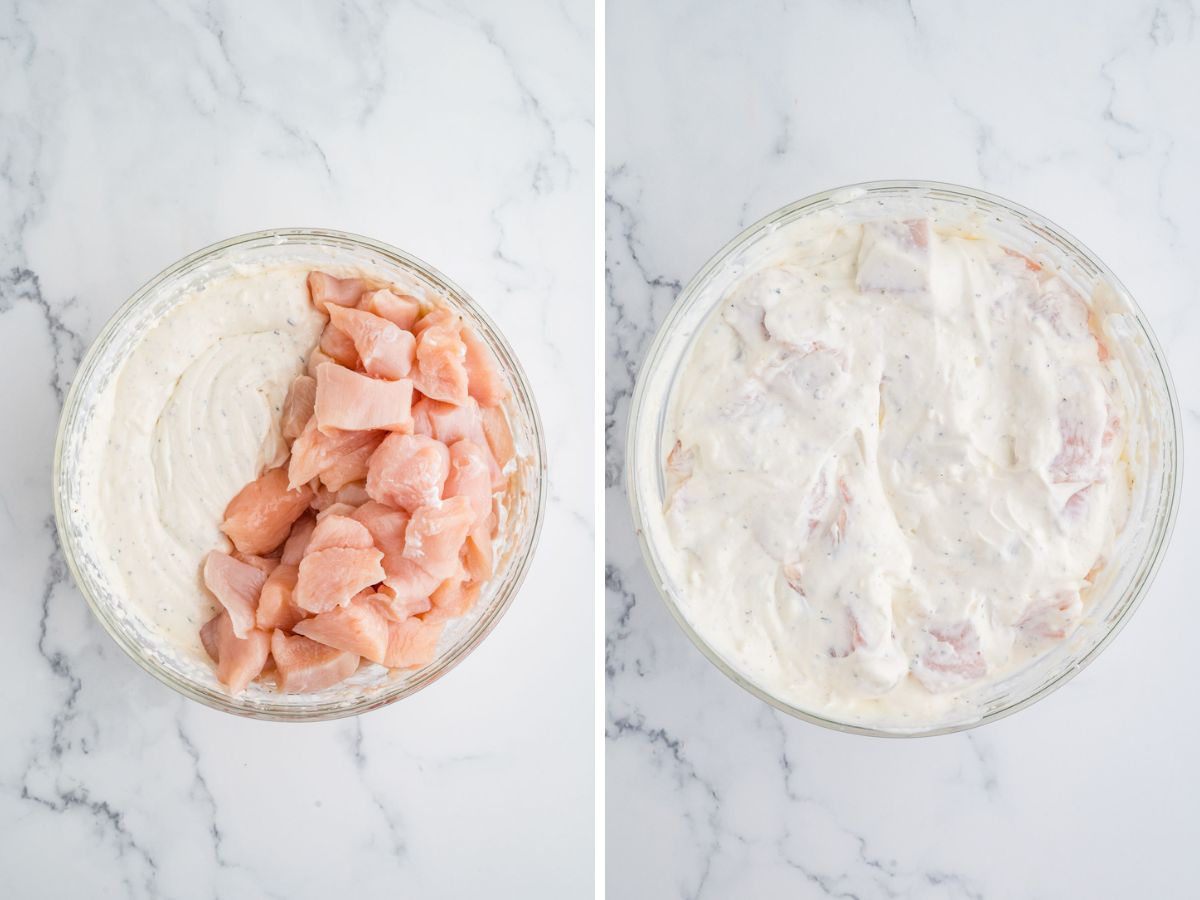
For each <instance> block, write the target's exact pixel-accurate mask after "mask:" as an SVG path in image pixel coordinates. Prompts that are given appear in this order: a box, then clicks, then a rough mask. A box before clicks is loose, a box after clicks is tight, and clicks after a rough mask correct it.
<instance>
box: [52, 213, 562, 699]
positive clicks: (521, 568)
mask: <svg viewBox="0 0 1200 900" xmlns="http://www.w3.org/2000/svg"><path fill="white" fill-rule="evenodd" d="M264 241H268V242H271V243H274V244H278V245H280V246H284V245H287V244H289V243H295V244H297V245H303V244H304V243H306V242H307V243H311V244H316V245H324V246H342V247H350V248H354V249H359V250H364V251H368V252H371V253H375V254H378V255H380V256H382V257H384V258H385V259H387V260H388V261H390V262H391V263H393V264H396V265H398V266H400V267H401V268H404V269H408V270H410V271H412V272H415V273H416V274H417V275H419V276H422V277H423V278H425V279H426V280H428V281H429V282H430V283H432V284H433V285H435V286H436V287H438V288H440V289H442V290H443V291H445V292H446V293H447V294H449V295H450V297H451V298H452V300H453V301H454V302H455V303H456V304H459V305H461V306H463V307H465V308H466V309H467V310H468V311H469V312H470V313H471V314H472V315H473V316H475V317H476V318H478V319H479V320H480V321H481V322H482V323H483V324H484V325H485V326H486V327H487V329H488V331H489V341H488V343H489V346H490V347H491V349H492V350H493V352H495V353H496V354H497V355H498V356H499V357H500V361H501V363H502V364H503V365H504V368H505V372H506V374H507V375H508V376H509V379H510V380H511V381H512V382H513V385H514V387H515V388H516V389H518V391H519V393H520V395H521V405H522V406H523V407H525V408H526V411H527V412H528V413H529V420H530V426H531V428H530V431H531V437H532V440H531V441H530V447H529V450H530V457H531V463H532V465H531V467H530V473H531V475H532V478H531V479H530V480H532V481H534V485H533V488H534V491H533V493H534V494H535V496H534V502H533V503H532V504H531V505H530V515H531V525H530V529H529V537H528V549H527V550H526V551H525V552H524V553H523V554H521V556H520V557H514V563H513V570H512V574H511V576H510V580H511V586H510V587H509V588H508V591H507V593H506V594H505V596H504V597H503V598H502V600H501V602H499V603H497V604H494V605H493V606H491V607H489V608H488V609H487V610H486V611H485V612H484V613H483V614H482V615H481V616H480V621H479V623H477V625H476V626H475V627H476V629H477V630H476V632H475V633H474V634H473V635H472V636H471V637H470V639H469V640H467V641H466V642H465V643H463V644H462V645H461V646H460V647H458V648H457V650H456V651H455V652H454V653H453V654H450V655H449V656H447V657H446V658H445V659H442V660H435V662H434V664H432V665H431V667H430V668H432V669H433V671H431V673H430V674H429V675H427V676H425V677H423V678H421V679H418V680H416V681H413V682H411V683H407V684H405V685H404V686H403V687H401V688H398V689H396V690H384V691H381V692H380V693H379V694H378V695H376V696H365V697H363V698H361V699H360V700H359V701H357V702H353V703H344V704H341V705H338V704H336V703H334V704H328V705H326V706H321V707H316V708H311V707H309V708H306V707H303V706H293V707H285V706H278V707H270V706H263V705H254V706H247V705H244V704H241V703H240V702H239V700H238V698H236V697H230V696H228V695H222V694H219V693H216V692H214V691H211V690H209V689H207V688H204V687H202V686H199V685H198V684H196V683H195V682H193V681H191V680H190V679H186V678H182V677H179V676H177V675H176V674H175V673H173V672H171V671H170V670H168V669H165V668H163V667H162V666H160V665H158V664H157V663H156V662H155V661H153V660H152V659H150V658H149V657H148V656H147V655H146V654H143V653H142V652H141V651H140V649H139V647H138V645H137V642H135V641H134V640H132V639H131V638H130V636H129V634H128V633H127V631H126V630H125V629H123V628H121V627H120V626H119V625H117V624H116V623H115V622H114V621H112V620H111V619H110V618H109V616H108V615H107V614H106V613H105V612H104V610H102V609H101V607H100V604H99V603H98V602H97V600H96V598H95V597H94V596H93V595H92V592H91V590H90V589H89V588H88V587H87V582H86V581H85V579H83V578H81V577H80V570H79V563H78V561H77V559H76V542H75V538H74V537H73V536H72V534H71V531H70V529H69V528H67V526H66V524H65V523H66V522H67V520H68V519H69V511H68V510H67V509H66V506H65V496H64V492H63V490H62V488H61V479H62V470H63V454H64V449H65V441H66V437H67V433H68V430H69V426H71V425H73V424H74V423H75V420H76V417H77V415H78V413H79V411H80V403H81V400H82V398H83V396H84V394H85V392H86V390H87V389H88V387H89V385H90V382H91V375H92V370H93V369H94V367H95V366H96V364H97V362H98V361H99V359H100V356H101V354H102V352H103V351H104V350H105V349H106V348H107V345H108V341H109V340H110V339H111V338H112V336H113V334H114V333H115V332H116V331H117V329H118V328H119V327H120V326H121V325H122V324H123V323H124V321H125V319H126V317H127V316H128V315H129V314H130V313H131V312H133V311H134V310H135V309H137V308H138V307H139V306H140V305H141V304H142V303H143V302H144V301H145V300H146V299H147V298H149V297H152V296H154V294H155V293H156V292H157V291H159V290H160V289H161V288H162V287H163V286H164V285H166V284H168V283H169V282H170V281H171V280H172V279H173V278H175V277H176V276H177V275H179V274H180V272H182V271H186V270H189V269H190V267H192V266H193V265H195V264H197V263H199V262H201V261H202V260H204V259H207V258H211V257H215V256H218V255H219V254H221V253H223V252H224V251H227V250H230V249H232V248H235V247H238V246H242V245H248V244H260V243H262V242H264ZM268 245H269V244H268ZM492 339H494V340H492ZM547 471H548V470H547V460H546V438H545V431H544V428H543V425H542V419H541V413H540V411H539V409H538V405H537V400H536V397H535V396H534V393H533V387H532V385H531V383H530V381H529V377H528V375H527V374H526V372H525V369H524V367H523V366H522V365H521V363H520V361H519V360H518V359H517V356H516V354H515V353H514V352H513V349H512V347H511V345H510V344H509V343H508V339H507V338H506V337H505V336H504V334H503V332H502V331H501V330H500V328H499V327H498V326H497V325H496V323H495V322H494V321H493V320H492V318H491V317H490V316H489V315H488V314H487V312H486V311H485V310H484V309H483V308H482V307H481V306H480V304H479V303H478V302H477V301H476V300H475V299H474V298H473V297H472V296H471V295H470V294H469V293H467V292H466V291H465V290H464V289H463V288H462V287H460V286H459V285H458V283H457V282H455V281H453V280H452V279H450V278H448V277H447V276H446V275H445V274H443V273H442V272H441V271H440V270H439V269H437V268H435V267H434V266H432V265H430V264H429V263H427V262H425V261H424V260H422V259H420V258H419V257H416V256H414V255H412V254H410V253H407V252H406V251H403V250H400V249H399V248H397V247H394V246H392V245H390V244H386V243H384V242H382V241H378V240H375V239H374V238H369V237H366V236H364V235H360V234H356V233H353V232H349V231H343V230H339V229H332V228H316V227H283V228H265V229H261V230H258V231H252V232H246V233H244V234H238V235H234V236H232V237H229V238H225V239H223V240H220V241H217V242H215V243H212V244H209V245H207V246H205V247H201V248H200V249H198V250H195V251H193V252H192V253H189V254H188V255H186V256H184V257H182V258H181V259H179V260H177V261H175V262H174V263H171V264H170V265H168V266H167V267H166V268H164V269H162V270H161V271H160V272H158V273H157V274H156V275H154V276H152V277H151V278H149V279H148V280H146V281H145V282H144V283H143V284H142V285H141V286H140V287H139V288H138V289H137V290H135V291H134V292H133V293H132V294H131V295H130V296H129V297H128V299H126V300H125V301H124V302H123V303H121V304H120V306H118V307H117V309H116V310H115V311H114V312H113V313H112V314H111V315H110V316H109V318H108V319H107V320H106V321H105V323H104V325H103V326H102V327H101V328H100V330H99V331H98V332H97V333H96V336H95V337H94V338H93V339H92V341H91V343H90V344H89V345H88V348H87V350H86V352H85V353H84V354H83V356H82V358H81V359H80V362H79V365H78V366H77V367H76V370H75V373H74V375H73V376H72V381H71V386H70V388H69V390H68V391H67V394H66V396H65V398H64V400H63V404H62V410H61V412H60V414H59V420H58V427H57V431H56V434H55V441H54V461H53V468H52V472H51V491H52V493H53V503H54V521H55V529H56V534H57V539H58V546H59V549H60V551H61V552H62V555H63V557H64V559H65V560H66V564H67V569H68V570H69V572H70V573H71V577H72V579H73V581H74V583H75V585H76V587H77V588H78V590H79V593H80V594H82V595H83V598H84V600H85V601H86V603H87V605H88V608H89V609H90V610H91V612H92V615H93V616H94V617H95V618H96V619H97V620H98V621H99V622H100V625H101V626H102V627H103V629H104V630H105V632H107V633H108V636H109V637H110V638H112V639H113V641H115V642H116V644H117V645H118V646H119V647H120V648H121V649H122V650H123V651H124V652H125V654H126V655H127V656H129V657H130V658H132V659H133V661H134V662H135V663H137V665H138V666H139V667H140V668H141V669H143V670H144V671H146V672H148V673H149V674H151V675H153V676H154V677H155V678H156V679H157V680H158V681H160V682H162V683H163V684H165V685H167V686H168V687H170V688H171V689H173V690H174V691H176V692H178V693H179V694H182V695H183V696H185V697H187V698H189V699H191V700H195V701H196V702H198V703H202V704H203V705H205V706H207V707H209V708H211V709H216V710H220V711H221V712H225V713H229V714H231V715H235V716H239V717H242V718H250V719H256V720H260V721H272V722H324V721H332V720H335V719H341V718H346V717H350V716H357V715H361V714H362V713H365V712H369V711H371V710H375V709H381V708H383V707H385V706H390V705H391V704H393V703H395V702H397V701H399V700H402V699H404V698H405V697H409V696H412V695H413V694H416V693H417V692H419V691H421V690H423V689H425V688H426V687H428V686H429V685H431V684H433V683H434V682H436V681H438V680H440V679H441V678H442V677H443V676H444V675H446V673H448V672H449V671H451V670H452V669H454V668H456V667H457V666H458V665H459V664H460V663H461V662H462V661H463V660H464V659H466V657H468V656H469V655H470V654H471V653H472V652H473V651H474V650H475V649H476V648H477V647H478V646H479V645H480V644H481V643H482V642H483V640H484V639H485V638H486V637H487V636H488V635H489V634H490V633H491V632H492V630H493V629H494V628H495V627H496V625H497V623H498V622H499V621H500V619H501V617H503V615H504V614H505V613H506V612H507V611H508V609H509V607H510V606H511V605H512V603H513V601H514V600H515V599H516V596H517V594H518V593H519V592H520V589H521V587H522V585H523V584H524V581H525V578H526V576H527V575H528V572H529V569H530V566H531V565H532V562H533V557H534V556H535V554H536V552H537V546H538V542H539V539H540V536H541V530H542V525H543V523H544V520H545V515H546V503H547V497H548V493H549V485H548V479H547ZM417 671H418V672H419V671H420V670H417Z"/></svg>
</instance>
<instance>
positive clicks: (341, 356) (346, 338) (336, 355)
mask: <svg viewBox="0 0 1200 900" xmlns="http://www.w3.org/2000/svg"><path fill="white" fill-rule="evenodd" d="M317 346H318V347H319V348H320V350H321V352H322V353H324V354H325V355H326V356H328V357H329V358H330V359H331V360H332V361H333V362H335V363H337V364H338V365H340V366H345V367H347V368H350V369H353V368H355V367H357V366H358V350H357V349H355V347H354V341H353V340H351V338H350V335H348V334H346V332H344V331H342V330H341V329H340V328H337V327H335V326H334V324H333V323H332V322H330V323H329V324H328V325H326V326H325V330H324V331H322V332H321V343H320V344H318V345H317ZM317 371H320V369H319V368H318V370H317Z"/></svg>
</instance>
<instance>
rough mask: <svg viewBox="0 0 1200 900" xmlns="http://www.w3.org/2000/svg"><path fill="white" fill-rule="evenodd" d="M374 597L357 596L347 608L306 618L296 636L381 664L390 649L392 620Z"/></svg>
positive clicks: (298, 628)
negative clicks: (389, 634)
mask: <svg viewBox="0 0 1200 900" xmlns="http://www.w3.org/2000/svg"><path fill="white" fill-rule="evenodd" d="M373 596H374V595H373V594H368V595H363V596H359V597H355V598H354V599H353V600H351V601H350V603H349V604H347V605H346V606H339V607H337V608H336V609H331V610H330V611H329V612H323V613H321V614H320V615H317V616H314V617H313V618H311V619H305V620H304V621H303V622H300V623H299V624H298V625H296V627H295V629H294V630H295V633H296V634H302V635H304V636H305V637H306V638H310V639H311V640H314V641H318V642H320V643H322V644H325V645H326V646H328V647H336V648H337V649H338V650H347V651H349V652H351V653H353V654H355V655H356V656H362V657H365V658H367V659H369V660H371V661H372V662H379V663H381V662H383V658H384V654H385V653H386V652H387V646H388V620H387V619H385V618H384V617H383V614H382V613H381V612H380V610H379V608H378V607H377V606H376V605H375V603H373V602H372V600H371V599H370V598H371V597H373Z"/></svg>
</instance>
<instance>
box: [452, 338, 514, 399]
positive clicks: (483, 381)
mask: <svg viewBox="0 0 1200 900" xmlns="http://www.w3.org/2000/svg"><path fill="white" fill-rule="evenodd" d="M462 341H463V345H464V346H465V347H466V358H465V359H464V361H463V362H464V364H465V366H466V369H467V393H468V394H470V395H471V396H472V397H474V398H475V399H476V400H477V401H478V402H479V405H480V406H483V407H489V406H498V405H499V404H500V403H501V402H503V400H504V398H505V397H506V396H508V390H507V388H505V386H504V379H503V378H501V377H500V373H499V371H497V369H496V361H495V359H493V357H492V351H491V350H489V349H488V346H487V344H485V343H484V342H483V340H482V339H481V338H480V337H479V336H478V335H477V334H475V332H474V330H472V329H471V328H470V326H464V327H463V330H462Z"/></svg>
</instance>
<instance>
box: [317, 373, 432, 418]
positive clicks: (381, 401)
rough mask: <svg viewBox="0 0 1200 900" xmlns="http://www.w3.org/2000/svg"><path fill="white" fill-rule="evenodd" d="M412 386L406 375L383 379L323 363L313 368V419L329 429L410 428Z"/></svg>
mask: <svg viewBox="0 0 1200 900" xmlns="http://www.w3.org/2000/svg"><path fill="white" fill-rule="evenodd" d="M412 389H413V383H412V382H411V381H409V380H408V379H407V378H402V379H400V380H399V381H384V380H382V379H379V378H371V377H370V376H367V375H360V374H359V373H358V372H351V371H350V370H349V369H344V368H342V367H341V366H336V365H333V364H332V363H325V364H324V365H323V366H321V367H320V368H318V369H317V406H316V415H315V416H314V418H315V419H316V421H317V427H318V428H320V430H321V431H322V432H324V433H325V434H329V433H330V432H331V431H369V430H373V429H383V430H385V431H409V432H411V431H412V426H413V420H412Z"/></svg>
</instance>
